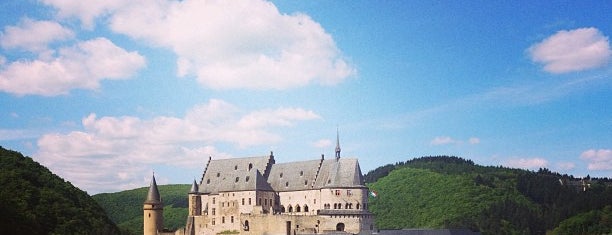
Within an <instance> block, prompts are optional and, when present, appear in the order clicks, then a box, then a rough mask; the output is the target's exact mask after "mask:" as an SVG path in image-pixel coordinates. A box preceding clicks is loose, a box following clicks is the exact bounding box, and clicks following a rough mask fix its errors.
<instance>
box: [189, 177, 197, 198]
mask: <svg viewBox="0 0 612 235" xmlns="http://www.w3.org/2000/svg"><path fill="white" fill-rule="evenodd" d="M198 191H199V190H198V184H197V183H196V180H195V179H194V180H193V184H191V189H190V190H189V193H190V194H191V193H198Z"/></svg>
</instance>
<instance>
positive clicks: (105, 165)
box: [35, 100, 320, 192]
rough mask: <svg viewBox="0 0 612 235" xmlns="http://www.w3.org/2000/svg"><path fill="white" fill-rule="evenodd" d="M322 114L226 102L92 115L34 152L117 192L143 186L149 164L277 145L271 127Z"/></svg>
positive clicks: (55, 167) (95, 188) (74, 178)
mask: <svg viewBox="0 0 612 235" xmlns="http://www.w3.org/2000/svg"><path fill="white" fill-rule="evenodd" d="M264 113H265V114H264ZM253 117H257V118H253ZM318 118H320V117H319V116H318V115H317V114H315V113H314V112H312V111H308V110H304V109H301V108H278V109H273V110H255V111H250V112H246V111H244V110H241V109H240V108H239V107H236V106H234V105H232V104H230V103H227V102H225V101H222V100H210V101H209V102H208V103H206V104H201V105H196V106H194V107H193V108H191V109H190V110H188V111H187V112H186V114H185V116H184V117H172V116H158V117H155V118H152V119H141V118H138V117H133V116H122V117H112V116H104V117H98V116H97V115H96V114H93V113H92V114H90V115H88V116H86V117H84V118H83V120H82V126H83V130H82V131H72V132H69V133H67V134H59V133H53V134H45V135H43V136H42V137H41V138H40V139H39V140H38V149H39V150H38V152H37V153H36V154H35V156H36V158H37V160H39V161H40V162H41V163H42V164H44V165H45V166H47V167H49V168H50V169H51V170H52V171H53V172H57V173H58V174H59V175H61V176H62V177H64V178H66V179H67V180H70V181H71V182H73V183H75V184H76V185H77V186H78V187H80V188H83V189H85V190H87V191H88V192H103V191H116V190H122V189H128V188H131V187H134V186H135V185H138V184H141V182H142V175H146V174H147V170H150V167H151V165H154V164H164V165H172V166H175V167H183V168H187V167H193V166H194V163H195V165H196V166H200V165H198V164H197V163H199V162H200V163H201V162H203V161H204V159H205V158H207V157H208V156H211V155H212V156H214V157H215V158H218V157H228V156H229V154H225V153H222V152H219V151H218V150H217V149H216V148H215V144H217V143H230V144H235V145H237V146H239V147H248V146H256V145H260V146H261V145H269V144H274V143H277V142H279V141H281V136H280V135H279V134H277V133H275V132H274V131H273V130H272V129H273V128H278V127H287V126H291V125H294V124H295V123H296V122H299V121H307V120H314V119H318ZM266 119H270V120H273V121H269V120H266Z"/></svg>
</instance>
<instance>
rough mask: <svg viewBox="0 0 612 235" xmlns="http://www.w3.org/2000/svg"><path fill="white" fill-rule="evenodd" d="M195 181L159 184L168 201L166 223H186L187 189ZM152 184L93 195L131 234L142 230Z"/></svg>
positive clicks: (171, 226)
mask: <svg viewBox="0 0 612 235" xmlns="http://www.w3.org/2000/svg"><path fill="white" fill-rule="evenodd" d="M190 186H191V185H188V184H175V185H159V186H158V189H159V193H160V195H161V197H162V202H163V203H164V227H165V228H168V229H170V230H174V229H177V228H180V227H184V226H185V222H186V221H187V215H188V213H189V212H188V210H187V206H188V201H187V193H188V192H189V189H190ZM148 190H149V188H148V187H143V188H138V189H132V190H126V191H121V192H116V193H101V194H96V195H94V196H93V198H94V199H95V200H96V201H97V202H98V203H99V204H100V205H101V206H102V207H103V208H104V210H105V211H106V213H107V214H108V215H109V217H110V218H111V219H112V220H113V221H114V222H115V223H117V225H118V226H119V228H121V229H124V230H126V231H129V233H130V234H142V232H143V231H142V229H143V217H142V216H143V211H142V203H143V202H144V200H145V198H146V197H147V192H148Z"/></svg>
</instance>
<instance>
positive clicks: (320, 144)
mask: <svg viewBox="0 0 612 235" xmlns="http://www.w3.org/2000/svg"><path fill="white" fill-rule="evenodd" d="M332 144H333V142H332V141H331V140H330V139H320V140H317V141H315V142H314V143H312V146H314V147H316V148H329V147H330V146H332Z"/></svg>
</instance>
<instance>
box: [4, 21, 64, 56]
mask: <svg viewBox="0 0 612 235" xmlns="http://www.w3.org/2000/svg"><path fill="white" fill-rule="evenodd" d="M73 37H74V32H72V30H70V29H67V28H65V27H63V26H62V25H60V24H59V23H57V22H53V21H36V20H32V19H29V18H24V19H22V20H21V22H20V23H19V24H18V25H17V26H6V27H5V28H4V32H3V33H2V34H0V46H2V47H3V48H6V49H14V48H19V49H24V50H27V51H31V52H42V51H45V50H47V45H48V44H49V43H51V42H56V41H64V40H67V39H70V38H73Z"/></svg>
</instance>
